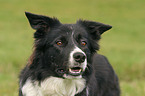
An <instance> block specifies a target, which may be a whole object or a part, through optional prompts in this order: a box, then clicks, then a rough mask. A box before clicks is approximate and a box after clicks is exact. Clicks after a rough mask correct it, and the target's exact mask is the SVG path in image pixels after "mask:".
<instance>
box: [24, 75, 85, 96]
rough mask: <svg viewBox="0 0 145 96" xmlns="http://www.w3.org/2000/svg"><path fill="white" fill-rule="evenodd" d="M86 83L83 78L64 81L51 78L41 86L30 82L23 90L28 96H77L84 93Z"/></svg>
mask: <svg viewBox="0 0 145 96" xmlns="http://www.w3.org/2000/svg"><path fill="white" fill-rule="evenodd" d="M85 84H86V81H85V79H83V78H74V79H62V78H57V77H49V78H47V79H45V80H44V81H42V82H41V84H39V83H38V82H36V81H35V82H32V81H31V80H28V81H27V82H26V84H25V85H24V86H23V88H22V92H23V94H25V95H26V96H75V95H76V94H78V93H80V92H82V91H83V89H84V88H85Z"/></svg>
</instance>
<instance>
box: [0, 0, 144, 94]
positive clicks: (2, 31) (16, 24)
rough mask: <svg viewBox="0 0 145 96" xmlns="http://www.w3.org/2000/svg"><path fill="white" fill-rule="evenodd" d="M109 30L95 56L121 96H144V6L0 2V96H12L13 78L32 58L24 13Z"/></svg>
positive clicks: (95, 0)
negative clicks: (112, 74) (108, 67)
mask: <svg viewBox="0 0 145 96" xmlns="http://www.w3.org/2000/svg"><path fill="white" fill-rule="evenodd" d="M25 11H28V12H32V13H36V14H42V15H47V16H51V17H53V16H54V17H57V18H58V19H59V20H60V21H61V22H62V23H75V22H76V20H78V19H79V18H81V19H87V20H93V21H98V22H102V23H105V24H110V25H112V26H113V28H112V29H111V30H110V31H108V32H106V33H104V34H103V35H102V40H101V41H100V42H99V43H100V46H101V50H100V51H99V53H101V54H103V55H105V56H107V57H108V59H109V61H110V62H111V64H112V66H113V67H114V70H115V71H116V73H117V74H118V76H119V79H120V86H121V90H122V96H144V95H145V0H0V96H17V94H18V76H19V72H20V70H21V69H22V68H23V67H24V66H25V64H26V63H27V60H28V58H29V56H30V54H31V53H32V46H33V40H34V39H33V33H34V30H33V29H31V27H30V26H29V23H28V21H27V19H26V17H25V15H24V12H25Z"/></svg>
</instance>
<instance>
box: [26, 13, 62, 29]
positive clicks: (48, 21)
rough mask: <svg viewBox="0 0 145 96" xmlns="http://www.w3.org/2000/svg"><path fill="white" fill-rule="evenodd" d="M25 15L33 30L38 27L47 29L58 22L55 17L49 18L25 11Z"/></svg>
mask: <svg viewBox="0 0 145 96" xmlns="http://www.w3.org/2000/svg"><path fill="white" fill-rule="evenodd" d="M25 14H26V17H27V18H28V20H29V23H30V25H31V27H32V28H33V29H35V30H38V29H49V28H51V27H53V26H55V25H57V24H60V22H59V21H58V20H57V19H56V18H50V17H47V16H43V15H36V14H32V13H29V12H25Z"/></svg>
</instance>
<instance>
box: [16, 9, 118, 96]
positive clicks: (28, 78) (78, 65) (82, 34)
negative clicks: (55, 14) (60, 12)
mask: <svg viewBox="0 0 145 96" xmlns="http://www.w3.org/2000/svg"><path fill="white" fill-rule="evenodd" d="M26 16H27V18H28V20H29V22H30V25H31V27H32V28H33V29H35V30H36V32H35V33H34V38H35V42H34V51H33V53H32V55H31V56H30V58H29V60H28V64H27V65H26V67H25V68H24V69H23V70H22V72H21V74H20V84H19V85H20V87H19V96H120V90H119V84H118V78H117V75H116V74H115V72H114V71H113V68H112V67H111V65H110V64H109V62H108V60H107V59H106V57H104V56H102V55H99V54H97V53H96V51H97V50H99V45H98V41H99V39H100V37H101V34H102V33H104V32H105V31H107V30H109V29H110V28H112V26H110V25H106V24H102V23H98V22H94V21H86V20H79V21H77V22H76V24H62V23H60V21H59V20H58V19H56V18H50V17H47V16H42V15H36V14H32V13H29V12H26Z"/></svg>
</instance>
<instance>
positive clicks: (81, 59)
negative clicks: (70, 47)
mask: <svg viewBox="0 0 145 96" xmlns="http://www.w3.org/2000/svg"><path fill="white" fill-rule="evenodd" d="M73 58H74V60H75V61H76V62H79V63H83V62H84V61H85V58H86V56H85V55H84V54H83V53H80V52H77V53H74V54H73Z"/></svg>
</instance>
